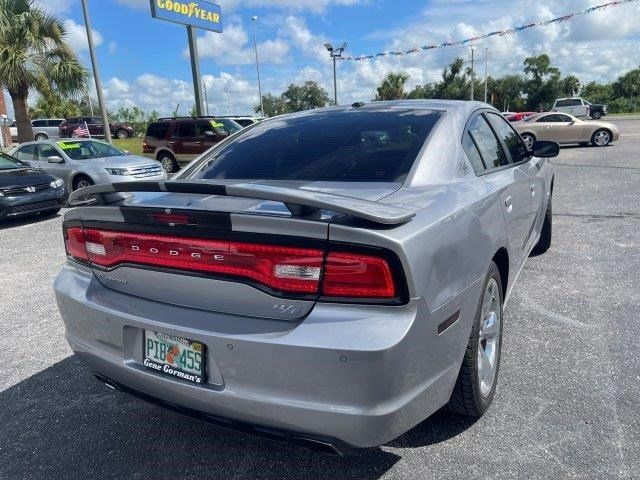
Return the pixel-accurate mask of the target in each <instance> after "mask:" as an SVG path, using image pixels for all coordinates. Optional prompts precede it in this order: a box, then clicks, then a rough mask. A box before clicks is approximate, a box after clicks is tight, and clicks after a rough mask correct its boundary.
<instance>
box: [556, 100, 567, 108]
mask: <svg viewBox="0 0 640 480" xmlns="http://www.w3.org/2000/svg"><path fill="white" fill-rule="evenodd" d="M568 106H569V100H558V101H557V102H556V107H568Z"/></svg>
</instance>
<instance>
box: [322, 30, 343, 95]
mask: <svg viewBox="0 0 640 480" xmlns="http://www.w3.org/2000/svg"><path fill="white" fill-rule="evenodd" d="M324 48H326V49H327V50H328V51H329V56H330V57H331V59H332V60H333V104H334V105H338V78H337V74H336V61H337V60H338V58H341V57H342V52H344V49H345V48H347V42H344V43H343V44H342V46H341V47H340V48H333V46H332V45H331V44H330V43H325V44H324Z"/></svg>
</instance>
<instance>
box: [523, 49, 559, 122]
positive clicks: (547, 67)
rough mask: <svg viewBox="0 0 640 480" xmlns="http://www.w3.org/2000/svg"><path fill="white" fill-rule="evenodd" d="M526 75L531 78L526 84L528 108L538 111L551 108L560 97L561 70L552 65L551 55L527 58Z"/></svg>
mask: <svg viewBox="0 0 640 480" xmlns="http://www.w3.org/2000/svg"><path fill="white" fill-rule="evenodd" d="M524 73H525V74H527V75H528V76H529V78H528V79H527V81H526V82H525V93H527V108H529V109H530V110H537V109H538V108H540V107H542V108H546V107H548V106H550V104H552V103H553V101H554V99H555V98H556V97H557V95H558V89H559V88H558V84H559V81H560V70H559V69H558V68H556V67H554V66H552V65H551V59H550V58H549V55H547V54H544V53H543V54H542V55H538V56H537V57H529V58H526V59H525V60H524Z"/></svg>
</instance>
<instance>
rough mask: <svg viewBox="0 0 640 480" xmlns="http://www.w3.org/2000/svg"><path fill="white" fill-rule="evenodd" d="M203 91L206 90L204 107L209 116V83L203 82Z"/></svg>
mask: <svg viewBox="0 0 640 480" xmlns="http://www.w3.org/2000/svg"><path fill="white" fill-rule="evenodd" d="M202 91H203V92H204V108H205V110H206V111H207V116H209V100H208V99H207V84H206V83H204V81H203V82H202Z"/></svg>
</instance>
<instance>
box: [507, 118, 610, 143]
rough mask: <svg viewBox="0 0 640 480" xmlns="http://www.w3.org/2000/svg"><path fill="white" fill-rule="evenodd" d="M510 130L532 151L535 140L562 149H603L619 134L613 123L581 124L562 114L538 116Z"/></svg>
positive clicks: (591, 122) (579, 121) (515, 125)
mask: <svg viewBox="0 0 640 480" xmlns="http://www.w3.org/2000/svg"><path fill="white" fill-rule="evenodd" d="M513 126H514V127H515V129H516V130H517V131H518V132H519V133H520V135H521V136H522V139H523V140H524V142H525V144H526V145H527V147H528V148H533V144H534V143H535V142H536V141H537V140H550V141H553V142H557V143H560V144H563V145H565V144H570V143H581V144H585V145H586V144H589V143H591V144H592V145H594V146H596V147H604V146H606V145H609V143H611V142H615V141H617V140H618V139H619V138H620V130H618V127H616V126H615V125H614V124H613V123H609V122H602V121H596V120H593V121H584V120H580V119H579V118H576V117H574V116H572V115H568V114H566V113H554V112H546V113H539V114H537V115H532V116H530V117H527V118H525V119H524V121H522V122H516V123H514V124H513Z"/></svg>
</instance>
